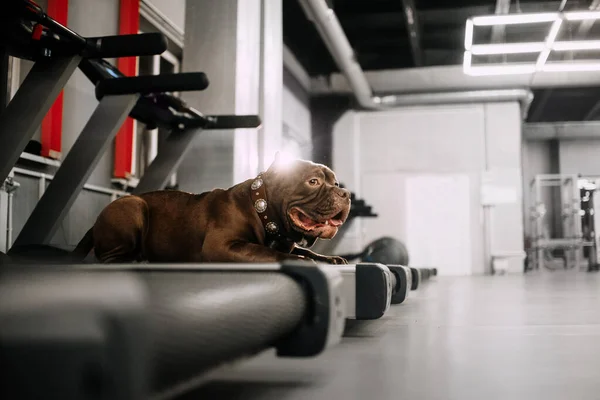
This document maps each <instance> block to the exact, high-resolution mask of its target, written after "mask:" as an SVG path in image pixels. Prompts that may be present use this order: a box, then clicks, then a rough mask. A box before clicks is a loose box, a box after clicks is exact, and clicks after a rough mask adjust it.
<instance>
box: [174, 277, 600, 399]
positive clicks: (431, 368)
mask: <svg viewBox="0 0 600 400" xmlns="http://www.w3.org/2000/svg"><path fill="white" fill-rule="evenodd" d="M411 294H412V297H411V298H410V299H409V300H408V301H407V302H406V303H405V304H402V305H399V306H392V309H391V310H390V311H389V313H388V315H386V316H385V317H384V318H383V319H381V320H377V321H369V322H362V323H354V324H351V325H350V326H349V327H348V328H347V337H345V338H344V339H343V341H342V343H341V344H340V345H338V346H337V347H335V348H332V349H331V350H330V351H328V352H326V353H324V354H323V355H321V356H319V357H317V358H314V359H310V360H290V359H277V358H275V357H274V356H273V354H272V353H271V352H269V353H266V354H263V355H261V356H260V357H257V358H255V359H252V360H249V361H247V362H243V363H240V364H238V365H236V366H234V367H232V368H230V369H228V370H224V371H220V372H219V373H217V374H216V375H215V377H214V379H213V380H212V381H210V382H209V383H207V384H206V385H204V386H203V387H202V388H200V389H198V390H196V391H195V392H194V393H191V394H190V395H189V396H186V397H185V398H186V399H188V398H189V399H195V398H215V399H217V398H218V399H245V400H250V399H285V400H291V399H299V400H300V399H301V400H308V399H328V400H333V399H337V398H340V399H344V400H350V399H357V400H379V399H457V400H458V399H460V400H467V399H477V400H492V399H498V400H500V399H502V400H516V399H544V400H551V399H556V400H558V399H560V400H568V399H573V400H575V399H577V400H586V399H590V400H592V399H593V400H598V399H600V275H598V274H589V273H585V272H573V273H555V274H551V275H548V274H546V275H538V276H527V277H523V276H498V277H491V276H490V277H465V278H442V277H437V278H434V280H433V281H430V282H428V283H427V284H425V285H423V286H422V288H420V290H419V291H417V292H412V293H411Z"/></svg>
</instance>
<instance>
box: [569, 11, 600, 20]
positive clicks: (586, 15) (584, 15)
mask: <svg viewBox="0 0 600 400" xmlns="http://www.w3.org/2000/svg"><path fill="white" fill-rule="evenodd" d="M563 16H564V18H565V19H566V20H568V21H583V20H586V19H587V20H594V19H600V11H572V12H568V13H564V14H563Z"/></svg>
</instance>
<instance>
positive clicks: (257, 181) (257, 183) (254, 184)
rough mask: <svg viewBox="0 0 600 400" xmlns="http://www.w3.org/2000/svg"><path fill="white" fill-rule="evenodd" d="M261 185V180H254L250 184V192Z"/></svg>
mask: <svg viewBox="0 0 600 400" xmlns="http://www.w3.org/2000/svg"><path fill="white" fill-rule="evenodd" d="M262 185H263V180H262V179H261V178H256V179H255V180H254V182H252V186H250V187H251V188H252V190H256V189H258V188H259V187H261V186H262Z"/></svg>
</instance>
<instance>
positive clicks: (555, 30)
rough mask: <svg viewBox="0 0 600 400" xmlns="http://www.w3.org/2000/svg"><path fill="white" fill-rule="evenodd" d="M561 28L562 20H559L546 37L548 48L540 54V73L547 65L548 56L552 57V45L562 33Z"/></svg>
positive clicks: (537, 64) (537, 63)
mask: <svg viewBox="0 0 600 400" xmlns="http://www.w3.org/2000/svg"><path fill="white" fill-rule="evenodd" d="M561 26H562V19H560V18H559V19H557V20H556V21H554V23H553V24H552V27H551V28H550V33H548V36H547V37H546V48H545V49H544V51H542V52H541V53H540V55H539V57H538V59H537V62H536V68H537V69H538V70H540V71H541V70H542V67H543V66H544V64H546V61H547V60H548V56H549V55H550V49H551V48H552V45H553V44H554V41H555V40H556V37H557V36H558V32H559V31H560V27H561Z"/></svg>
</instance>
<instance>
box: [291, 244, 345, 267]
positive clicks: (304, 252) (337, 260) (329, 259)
mask: <svg viewBox="0 0 600 400" xmlns="http://www.w3.org/2000/svg"><path fill="white" fill-rule="evenodd" d="M292 254H297V255H299V256H304V257H307V258H310V259H311V260H314V261H321V262H326V263H329V264H336V265H337V264H348V261H346V259H345V258H342V257H338V256H324V255H322V254H317V253H315V252H314V251H311V250H308V249H305V248H303V247H298V246H296V247H294V249H293V250H292Z"/></svg>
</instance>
